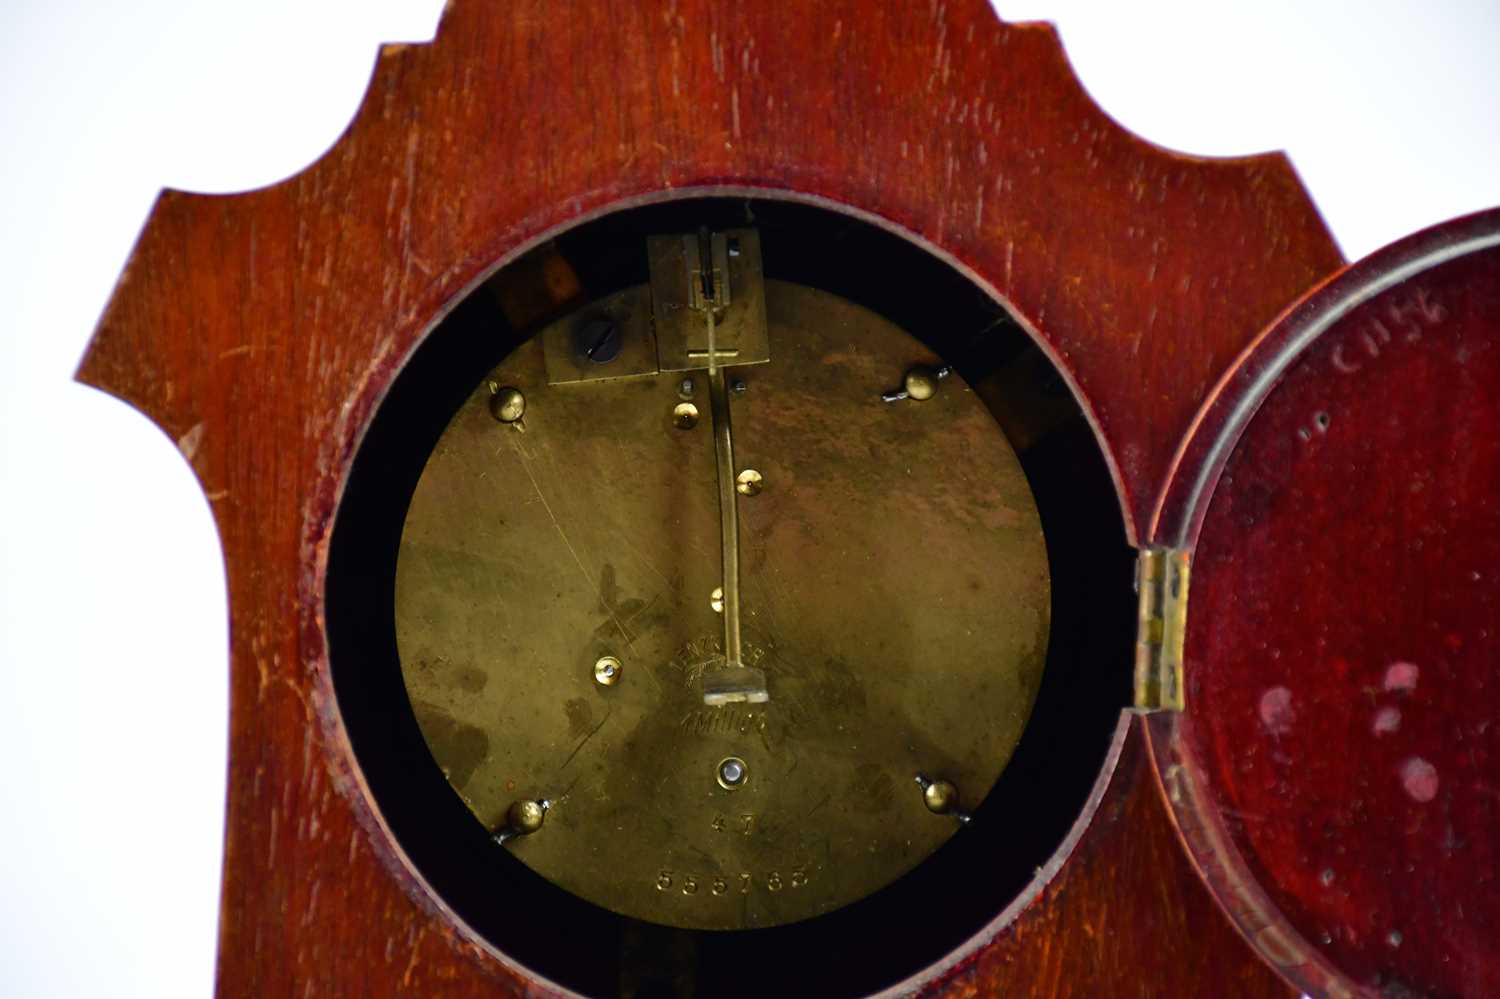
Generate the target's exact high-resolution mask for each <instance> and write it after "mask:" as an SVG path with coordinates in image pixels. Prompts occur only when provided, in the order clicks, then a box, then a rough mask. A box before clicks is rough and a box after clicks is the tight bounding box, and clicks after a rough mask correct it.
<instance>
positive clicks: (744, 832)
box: [712, 812, 755, 836]
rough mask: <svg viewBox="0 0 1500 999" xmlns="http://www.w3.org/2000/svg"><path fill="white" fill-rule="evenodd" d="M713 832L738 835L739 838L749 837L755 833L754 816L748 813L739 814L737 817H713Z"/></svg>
mask: <svg viewBox="0 0 1500 999" xmlns="http://www.w3.org/2000/svg"><path fill="white" fill-rule="evenodd" d="M712 826H713V830H714V832H719V833H722V832H727V833H739V834H740V835H741V836H749V835H750V834H751V833H752V832H754V831H755V816H754V815H752V814H750V813H749V812H741V813H740V814H739V815H732V816H731V815H715V816H714V820H713V823H712Z"/></svg>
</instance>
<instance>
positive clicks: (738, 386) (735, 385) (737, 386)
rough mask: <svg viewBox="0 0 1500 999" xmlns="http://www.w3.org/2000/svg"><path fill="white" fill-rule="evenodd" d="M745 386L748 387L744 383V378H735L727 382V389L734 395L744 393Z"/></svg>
mask: <svg viewBox="0 0 1500 999" xmlns="http://www.w3.org/2000/svg"><path fill="white" fill-rule="evenodd" d="M747 388H749V386H748V385H746V384H745V379H743V378H736V379H735V380H734V381H732V382H730V383H729V391H731V392H733V393H734V394H735V395H744V394H745V390H746V389H747Z"/></svg>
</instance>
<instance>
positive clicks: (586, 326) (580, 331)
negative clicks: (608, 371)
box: [573, 316, 624, 364]
mask: <svg viewBox="0 0 1500 999" xmlns="http://www.w3.org/2000/svg"><path fill="white" fill-rule="evenodd" d="M623 341H624V338H623V337H622V336H621V335H620V326H619V324H618V323H616V322H615V321H614V320H613V319H610V318H609V317H608V316H595V317H594V318H592V319H588V320H585V321H584V323H583V325H581V326H579V327H578V328H577V329H576V330H574V331H573V347H574V349H575V350H577V351H578V353H579V354H581V355H583V357H585V358H587V359H588V360H590V361H593V362H594V363H595V364H608V363H609V362H610V361H613V360H614V359H615V358H617V357H619V356H620V347H621V345H622V343H623Z"/></svg>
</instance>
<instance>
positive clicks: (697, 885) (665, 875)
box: [656, 867, 808, 896]
mask: <svg viewBox="0 0 1500 999" xmlns="http://www.w3.org/2000/svg"><path fill="white" fill-rule="evenodd" d="M807 882H808V874H807V868H806V867H794V868H791V869H790V870H788V871H785V872H783V871H767V872H765V873H763V874H751V873H749V872H744V873H740V874H717V875H701V874H689V873H685V872H682V871H672V870H667V869H666V868H663V869H662V870H661V871H660V872H658V874H657V875H656V890H657V891H659V892H662V893H664V894H680V895H687V896H693V895H713V896H722V895H749V894H750V893H751V892H752V891H754V890H756V889H757V888H760V889H764V890H765V891H768V892H771V893H772V894H775V893H777V892H781V891H785V890H787V889H789V888H801V887H803V886H805V885H806V884H807Z"/></svg>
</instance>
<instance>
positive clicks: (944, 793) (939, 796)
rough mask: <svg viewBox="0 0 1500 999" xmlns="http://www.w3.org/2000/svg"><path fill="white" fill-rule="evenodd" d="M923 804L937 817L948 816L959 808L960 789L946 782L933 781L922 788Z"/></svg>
mask: <svg viewBox="0 0 1500 999" xmlns="http://www.w3.org/2000/svg"><path fill="white" fill-rule="evenodd" d="M922 803H923V804H925V805H926V806H927V810H928V811H930V812H932V813H934V814H936V815H947V814H948V813H949V812H951V811H953V810H954V809H955V808H957V807H958V788H956V787H954V786H953V785H952V784H950V783H949V782H948V781H945V780H935V781H932V782H930V783H928V784H927V785H926V786H925V787H923V788H922Z"/></svg>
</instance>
